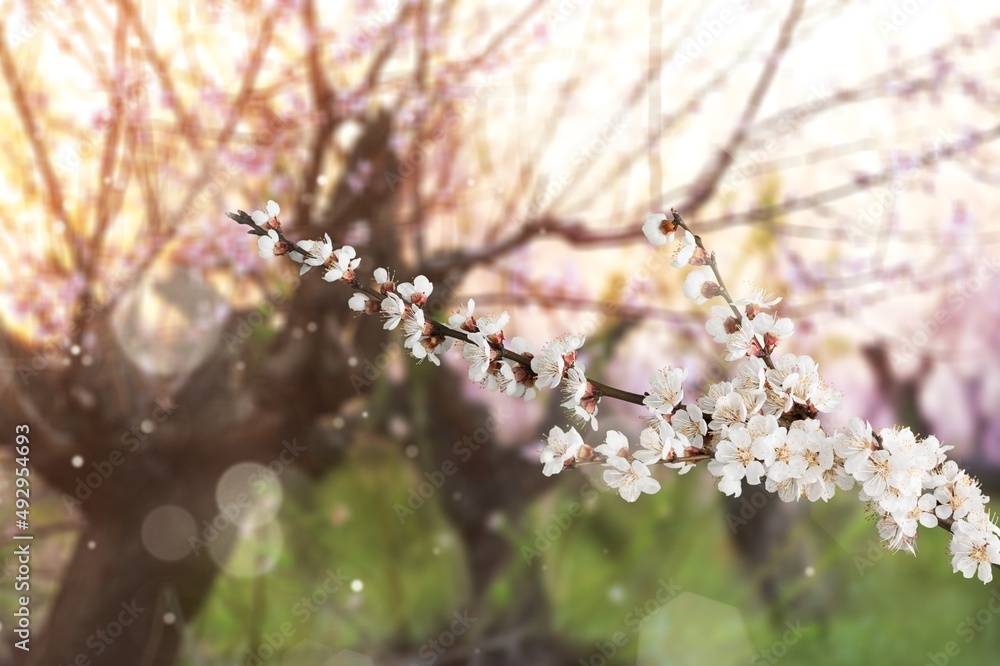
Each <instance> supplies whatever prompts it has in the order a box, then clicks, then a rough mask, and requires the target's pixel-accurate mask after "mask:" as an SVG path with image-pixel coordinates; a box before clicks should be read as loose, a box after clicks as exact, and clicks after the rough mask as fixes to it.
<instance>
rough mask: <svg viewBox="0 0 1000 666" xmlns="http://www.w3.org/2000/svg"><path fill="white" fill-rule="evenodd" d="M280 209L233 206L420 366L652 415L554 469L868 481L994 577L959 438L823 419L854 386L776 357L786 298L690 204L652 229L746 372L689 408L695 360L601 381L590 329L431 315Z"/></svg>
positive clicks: (558, 434)
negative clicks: (643, 386)
mask: <svg viewBox="0 0 1000 666" xmlns="http://www.w3.org/2000/svg"><path fill="white" fill-rule="evenodd" d="M280 212H281V211H280V207H279V206H278V204H276V203H275V202H273V201H269V202H268V203H267V206H266V207H265V208H264V209H263V210H257V211H254V212H253V213H252V214H250V215H248V214H247V213H245V212H243V211H238V212H237V213H229V217H231V218H232V219H233V220H235V221H236V222H238V223H239V224H243V225H247V226H249V227H250V230H249V233H250V234H253V235H256V236H258V239H257V246H258V250H259V254H260V256H261V257H262V258H265V259H270V258H273V257H276V256H287V257H288V258H289V259H291V260H292V261H294V262H296V263H298V264H301V268H300V275H301V274H305V273H306V272H308V271H310V270H311V269H312V268H319V269H320V270H321V271H322V273H323V279H324V280H326V281H327V282H343V283H345V284H346V285H348V286H349V287H350V288H351V289H353V290H354V294H353V295H352V296H351V298H350V300H349V301H348V305H349V307H350V308H351V309H352V310H354V311H355V312H358V313H359V314H365V315H377V316H381V317H382V318H383V319H384V320H385V323H384V325H383V328H385V329H387V330H392V329H396V328H399V327H402V330H403V335H404V336H405V341H404V343H403V344H404V347H405V348H406V349H408V350H409V352H410V354H411V355H412V356H413V357H414V358H416V359H417V360H418V361H424V360H427V361H429V362H431V363H433V364H435V365H440V364H441V360H440V357H441V356H442V355H444V354H445V353H447V352H448V351H450V350H452V349H453V348H454V349H455V350H456V351H457V352H459V353H461V355H462V357H463V358H464V359H465V361H466V362H467V363H468V365H469V379H471V380H472V381H474V382H477V383H480V384H481V385H483V386H485V387H486V388H487V389H489V390H490V391H494V392H501V393H504V394H506V395H508V396H510V397H512V398H521V399H524V400H532V399H533V398H534V397H535V396H536V395H537V393H538V391H540V390H543V389H556V388H559V387H561V388H562V391H563V395H564V398H565V400H564V402H562V406H563V407H565V408H566V409H567V410H568V411H569V413H570V416H571V418H572V419H573V420H574V421H575V422H577V423H578V424H579V425H581V426H582V427H586V426H588V425H589V427H591V428H593V429H594V430H597V429H598V419H597V415H598V411H599V406H600V403H601V400H603V399H605V398H610V399H616V400H623V401H626V402H631V403H634V404H638V405H643V406H644V407H645V408H646V410H647V411H648V412H649V415H648V419H647V423H646V424H645V425H646V427H645V428H644V429H643V430H642V431H641V432H640V434H639V441H638V445H637V446H633V444H632V443H631V442H630V441H629V439H628V437H626V435H624V434H623V433H621V432H618V431H614V430H609V431H608V432H607V433H606V434H605V438H604V443H603V444H601V445H600V446H597V447H593V448H592V447H590V446H587V445H586V444H584V443H583V438H582V437H581V436H580V433H579V432H578V431H577V429H576V428H575V427H570V428H569V429H568V430H565V431H564V430H562V429H561V428H558V427H553V428H552V429H551V431H550V432H549V434H548V438H547V444H546V446H545V448H544V449H543V450H542V452H541V456H540V458H541V460H540V462H541V464H542V473H543V474H545V475H546V476H552V475H554V474H558V473H560V472H562V471H563V470H565V469H569V468H574V467H577V466H579V465H584V464H600V465H603V466H604V468H605V470H604V474H603V478H604V481H605V482H606V483H607V484H608V485H609V486H610V487H612V488H614V489H616V490H617V491H618V493H619V494H620V495H621V497H622V498H623V499H625V500H626V501H629V502H634V501H636V500H637V499H638V498H639V496H640V495H642V494H643V493H656V492H658V491H659V490H660V484H659V482H658V481H657V480H656V479H654V478H653V477H652V475H651V473H650V467H651V466H655V465H662V466H665V467H670V468H675V469H678V470H679V473H680V474H684V473H686V472H688V471H690V469H691V468H692V467H693V466H694V465H696V464H697V463H699V462H702V461H705V462H707V468H708V472H709V473H710V474H711V475H712V476H714V477H715V478H716V480H717V485H718V488H719V490H720V491H722V492H723V493H725V494H726V495H731V496H739V495H740V494H741V492H742V489H743V484H744V483H746V484H747V485H751V486H755V485H761V484H763V485H764V487H765V488H766V489H767V490H768V491H769V492H774V493H777V494H778V496H779V497H780V498H781V499H782V500H783V501H785V502H793V501H798V500H800V499H803V498H804V499H806V500H808V501H811V502H815V501H817V500H820V499H822V500H823V501H828V500H829V499H830V498H832V497H833V496H834V494H835V493H836V491H837V489H840V490H843V491H847V490H851V489H853V488H855V487H857V489H858V497H859V499H861V501H862V502H865V503H866V505H867V507H868V509H869V510H870V511H871V512H873V513H874V514H875V516H876V517H877V523H876V525H877V531H878V534H879V537H880V538H881V539H882V541H883V543H884V546H885V547H886V548H888V549H890V550H907V551H909V552H911V553H914V554H915V553H916V540H917V531H918V526H921V525H922V526H924V527H942V528H944V529H947V530H949V531H950V532H951V534H952V538H951V543H950V545H949V552H950V554H951V556H952V567H953V569H954V571H956V572H959V571H960V572H961V573H962V574H963V575H964V576H965V577H966V578H971V577H972V576H974V575H978V577H979V579H980V580H982V581H983V582H984V583H988V582H990V581H991V580H992V578H993V566H1000V528H998V527H997V526H996V525H995V524H994V522H993V520H992V517H991V515H990V513H989V511H988V510H987V508H986V505H987V502H988V501H989V498H988V497H985V496H984V495H983V494H982V491H981V489H980V486H979V483H978V482H977V481H976V480H975V479H973V478H972V477H970V476H969V475H968V474H967V473H966V472H965V471H963V470H962V469H960V468H959V466H958V465H957V464H956V463H955V462H954V461H951V460H948V459H947V455H946V453H947V451H949V450H950V449H951V448H952V447H950V446H943V445H942V444H941V442H940V441H938V439H937V438H935V437H933V436H930V437H925V438H923V439H918V438H917V437H916V436H915V435H914V434H913V433H912V432H911V431H910V429H908V428H882V429H880V430H878V431H875V430H873V429H872V427H871V425H870V424H869V423H867V422H865V421H863V420H862V419H859V418H856V417H855V418H853V419H851V421H850V422H849V424H848V426H847V428H846V429H845V430H843V431H840V432H829V433H828V432H826V431H825V430H824V428H823V427H822V425H821V423H820V421H819V420H818V418H817V417H818V416H819V414H820V413H825V412H831V411H833V410H836V409H838V408H839V406H840V402H841V396H840V394H839V393H838V392H837V391H836V390H835V389H833V388H832V387H831V386H829V385H828V384H826V383H825V382H824V381H823V380H822V378H821V376H820V374H819V367H818V366H817V364H816V362H815V361H814V360H813V359H812V358H810V357H809V356H806V355H801V356H796V355H793V354H781V355H779V356H777V357H775V356H774V354H775V352H776V351H777V350H778V347H779V346H780V344H781V343H782V342H783V341H785V340H787V339H788V338H789V337H790V336H791V335H792V333H793V331H794V324H793V323H792V321H791V320H789V319H787V318H783V317H779V316H778V315H777V314H774V313H772V310H773V309H774V307H775V306H776V305H777V304H778V303H779V302H780V301H781V299H780V298H772V297H771V296H770V295H769V294H768V293H767V292H766V291H765V290H763V289H759V288H755V289H752V290H751V291H750V293H749V294H746V295H744V296H743V297H742V298H738V299H737V298H734V297H733V296H732V294H730V292H729V290H728V288H727V287H726V285H725V282H724V281H723V279H722V274H721V272H720V270H719V267H718V264H717V262H716V257H715V254H714V253H711V252H709V251H708V249H707V248H706V247H705V244H704V243H703V241H702V239H701V237H700V236H698V235H696V234H694V233H693V232H692V231H691V229H690V228H689V226H688V225H687V223H686V222H685V221H684V219H683V218H682V217H681V216H680V214H679V213H678V212H677V211H676V210H671V211H670V215H665V214H659V213H658V214H653V215H650V216H648V217H647V218H646V220H645V222H644V224H643V227H642V230H643V233H644V234H645V236H646V238H647V239H648V240H649V242H650V243H652V244H653V245H655V246H662V245H667V244H672V243H674V242H675V240H676V241H677V247H676V252H675V255H674V258H673V261H672V262H671V265H672V266H674V267H675V268H678V269H683V268H685V267H687V266H694V267H695V268H694V270H692V271H690V273H689V274H688V275H687V277H686V279H685V280H684V285H683V292H684V295H685V296H686V297H687V298H689V299H690V300H691V301H693V302H694V303H696V304H702V303H706V302H708V301H714V300H717V299H721V301H723V302H724V303H725V304H724V305H722V304H720V305H715V306H713V307H712V310H711V313H712V316H711V318H710V319H709V320H708V322H707V323H706V326H705V329H706V331H707V332H708V334H709V335H711V336H712V338H713V339H714V340H715V342H717V343H719V344H720V345H723V346H724V347H725V350H726V360H727V361H740V364H739V366H738V367H737V371H736V374H735V376H734V377H733V379H732V380H731V381H723V382H719V383H716V384H713V385H711V386H710V387H709V388H708V391H707V392H706V393H705V395H702V396H699V397H698V398H697V399H696V400H693V401H689V402H686V403H685V402H684V397H685V396H684V382H685V380H686V379H687V370H685V369H683V368H671V367H666V368H663V369H659V370H656V371H654V372H653V373H652V375H651V376H650V379H649V383H650V385H649V389H648V390H647V391H645V392H644V393H642V394H638V393H632V392H629V391H625V390H622V389H618V388H615V387H612V386H609V385H607V384H604V383H601V382H599V381H597V380H596V379H594V378H592V377H588V376H587V374H586V372H587V371H586V368H585V367H584V364H583V363H582V362H581V361H580V360H579V359H578V357H577V352H578V350H579V349H580V348H581V347H582V346H583V344H584V342H585V339H584V337H583V336H577V335H571V334H568V335H564V336H562V337H559V338H557V339H555V340H552V341H550V342H548V343H547V344H545V345H543V346H542V347H541V349H540V350H539V351H538V352H537V353H536V352H535V348H534V346H533V345H532V343H531V342H530V341H528V340H526V339H525V338H522V337H513V338H511V339H510V340H508V339H507V338H506V337H505V335H504V327H505V326H506V325H507V323H508V322H509V320H510V317H509V315H508V314H507V312H502V313H500V314H490V313H487V314H482V313H477V312H476V310H475V307H476V306H475V302H474V301H472V300H470V301H469V302H468V304H467V305H466V306H465V307H464V308H462V309H461V310H459V311H458V312H456V313H454V314H452V315H451V316H450V317H449V318H448V322H447V323H443V322H438V321H435V320H433V319H431V318H430V317H429V316H428V315H427V314H426V313H425V306H426V304H427V301H428V298H429V297H430V295H431V293H432V292H433V290H434V285H433V284H432V283H431V282H430V281H429V280H428V279H427V278H426V277H424V276H423V275H418V276H417V277H416V278H414V280H413V282H398V283H397V282H396V281H395V279H394V277H393V276H392V274H391V272H390V270H389V269H388V268H383V267H379V268H376V269H375V270H374V271H373V273H372V279H371V280H369V281H364V282H363V281H362V280H361V279H360V278H359V277H358V274H357V273H356V271H357V269H358V267H359V265H360V263H361V258H360V257H358V256H357V253H356V252H355V250H354V248H353V247H350V246H346V245H345V246H343V247H341V248H339V249H336V248H334V247H333V243H332V242H331V240H330V237H329V235H326V236H325V237H324V238H323V239H320V240H303V241H300V242H298V243H293V242H291V241H289V240H288V239H287V238H286V237H285V235H284V233H283V232H282V229H281V223H280V221H279V220H278V216H279V214H280Z"/></svg>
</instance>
